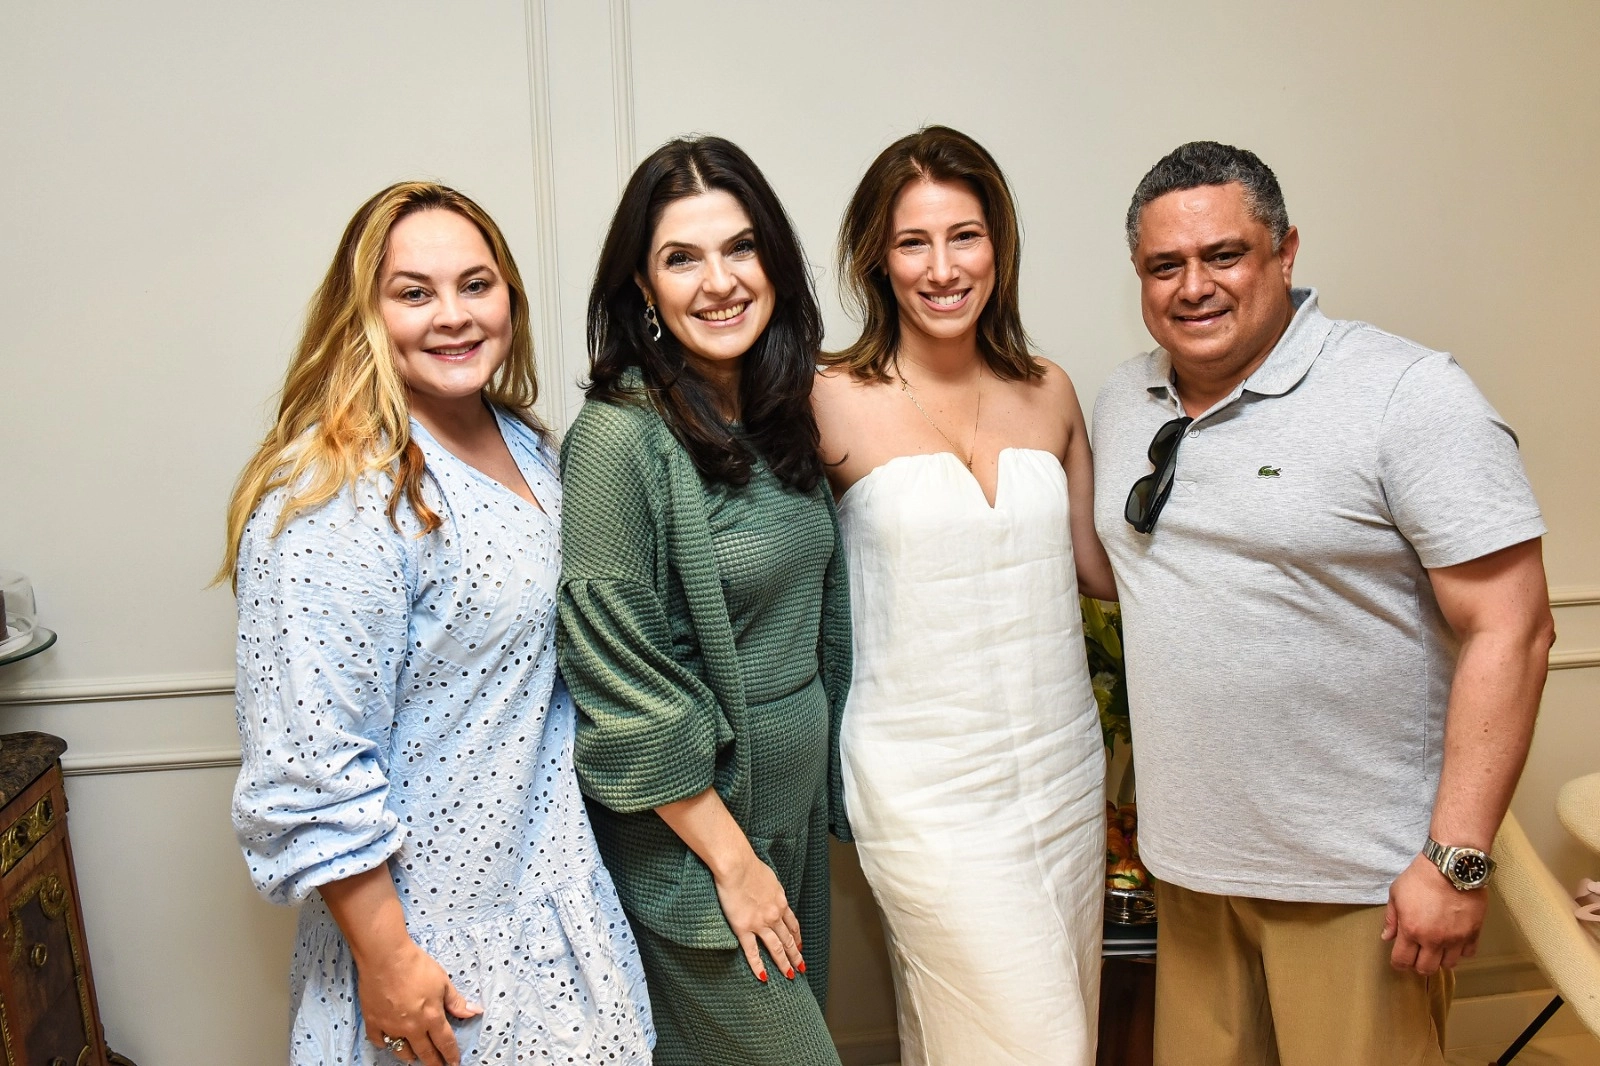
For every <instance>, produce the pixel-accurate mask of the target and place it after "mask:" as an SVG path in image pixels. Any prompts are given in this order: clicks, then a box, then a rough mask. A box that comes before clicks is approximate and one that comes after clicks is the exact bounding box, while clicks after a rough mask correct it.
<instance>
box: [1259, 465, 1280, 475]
mask: <svg viewBox="0 0 1600 1066" xmlns="http://www.w3.org/2000/svg"><path fill="white" fill-rule="evenodd" d="M1282 473H1283V468H1282V467H1277V466H1264V467H1262V468H1261V469H1260V470H1257V471H1256V477H1277V476H1279V475H1280V474H1282Z"/></svg>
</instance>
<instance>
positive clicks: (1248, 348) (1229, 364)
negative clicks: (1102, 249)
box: [1133, 182, 1300, 392]
mask: <svg viewBox="0 0 1600 1066" xmlns="http://www.w3.org/2000/svg"><path fill="white" fill-rule="evenodd" d="M1299 246H1300V237H1299V234H1298V233H1296V232H1295V230H1294V228H1293V227H1290V229H1289V231H1288V233H1286V234H1285V235H1284V238H1283V240H1282V241H1281V242H1280V243H1279V245H1278V247H1277V249H1276V250H1274V248H1273V247H1272V234H1271V233H1270V232H1269V231H1268V230H1267V227H1266V226H1265V225H1263V224H1262V223H1261V222H1260V221H1258V220H1257V219H1256V218H1255V217H1254V216H1253V215H1252V214H1251V213H1250V205H1249V203H1248V202H1247V201H1246V199H1245V193H1244V186H1242V185H1240V184H1239V183H1238V182H1231V183H1229V184H1227V185H1202V186H1199V187H1198V188H1194V189H1180V190H1178V191H1176V192H1169V193H1167V194H1166V195H1165V196H1159V197H1157V198H1156V199H1154V200H1152V201H1150V203H1148V204H1147V205H1145V207H1144V209H1143V211H1141V212H1140V215H1139V244H1138V247H1136V248H1135V249H1134V252H1133V265H1134V269H1135V270H1137V271H1138V274H1139V283H1140V290H1141V304H1142V308H1143V311H1144V323H1145V326H1146V327H1147V328H1148V329H1149V330H1150V335H1151V336H1152V337H1154V338H1155V340H1156V343H1157V344H1159V345H1161V347H1163V348H1165V349H1166V350H1167V353H1168V354H1169V355H1171V356H1172V363H1173V366H1174V367H1175V368H1176V370H1177V372H1178V377H1179V384H1180V386H1182V384H1183V380H1184V378H1185V376H1186V375H1188V376H1190V377H1193V378H1194V379H1196V380H1197V381H1201V382H1204V383H1206V385H1207V388H1208V390H1215V389H1221V390H1222V391H1223V392H1229V391H1231V390H1232V389H1233V386H1235V385H1237V384H1238V383H1239V382H1240V381H1243V380H1244V379H1245V378H1246V377H1248V376H1249V375H1250V373H1251V372H1252V371H1254V370H1255V368H1256V367H1258V366H1260V365H1261V364H1262V363H1263V362H1264V361H1265V360H1266V358H1267V356H1268V355H1269V354H1270V353H1271V351H1272V347H1273V345H1275V344H1276V343H1277V342H1278V338H1279V337H1281V336H1282V335H1283V331H1284V330H1285V329H1287V328H1288V326H1289V320H1290V319H1291V318H1293V317H1294V306H1293V304H1292V303H1291V302H1290V300H1289V284H1290V278H1291V275H1292V274H1293V271H1294V256H1295V252H1296V251H1297V250H1298V249H1299Z"/></svg>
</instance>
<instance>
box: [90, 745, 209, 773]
mask: <svg viewBox="0 0 1600 1066" xmlns="http://www.w3.org/2000/svg"><path fill="white" fill-rule="evenodd" d="M238 765H239V749H238V748H237V747H233V748H208V749H204V750H199V751H140V752H123V753H117V754H104V755H84V756H80V757H76V758H74V757H73V756H72V755H66V756H63V757H62V759H61V773H62V775H63V776H65V777H99V776H102V775H105V774H144V773H153V772H157V771H161V770H210V769H215V768H218V767H234V766H238Z"/></svg>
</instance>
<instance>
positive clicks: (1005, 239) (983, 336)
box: [825, 126, 1044, 381]
mask: <svg viewBox="0 0 1600 1066" xmlns="http://www.w3.org/2000/svg"><path fill="white" fill-rule="evenodd" d="M914 181H933V182H958V181H959V182H964V183H965V184H966V186H967V187H968V188H969V189H971V190H972V193H973V195H974V196H976V197H977V198H978V202H979V203H980V204H982V205H983V217H984V222H985V224H986V225H987V226H988V228H989V240H990V241H991V242H992V243H993V245H994V269H995V282H994V292H993V293H992V294H990V296H989V302H988V304H986V305H985V306H984V308H983V311H982V312H981V313H980V314H979V316H978V351H979V353H980V354H981V355H982V356H983V358H984V361H985V362H987V363H988V364H989V369H990V370H992V371H994V373H995V374H996V375H997V376H999V377H1002V378H1006V379H1008V380H1011V381H1022V380H1026V379H1028V378H1035V377H1039V376H1040V375H1042V374H1043V373H1044V366H1043V364H1041V363H1040V362H1039V360H1037V359H1035V358H1034V356H1033V353H1032V351H1031V350H1030V345H1029V342H1028V334H1027V333H1026V331H1024V330H1023V328H1022V312H1021V309H1020V305H1019V301H1018V296H1017V275H1018V273H1019V270H1020V266H1021V263H1022V233H1021V229H1020V227H1019V226H1018V224H1017V209H1016V205H1015V204H1014V203H1013V202H1012V199H1011V187H1010V186H1009V185H1007V184H1006V179H1005V175H1004V174H1002V173H1001V172H1000V167H999V165H998V164H997V163H995V161H994V157H993V156H991V155H990V154H989V153H988V151H987V150H985V149H984V147H983V146H982V145H981V144H979V143H978V142H977V141H975V140H973V139H972V138H971V137H968V136H967V135H966V134H964V133H961V132H960V131H958V130H953V129H951V128H950V127H948V126H926V127H924V128H923V129H920V130H918V131H917V132H916V133H913V134H910V135H908V136H905V137H902V138H900V139H899V140H898V141H895V142H894V143H893V144H891V145H890V146H889V147H887V148H885V149H884V150H883V151H882V152H881V153H879V155H878V158H876V159H874V160H873V161H872V165H871V166H870V167H868V168H867V173H866V175H865V176H863V177H862V179H861V184H860V185H858V186H856V191H855V195H853V196H851V197H850V205H849V206H848V207H846V208H845V213H844V222H843V223H842V224H841V225H840V227H839V281H840V286H841V290H842V291H841V295H842V297H843V299H844V302H845V306H846V307H847V308H848V309H849V310H850V311H851V312H852V313H854V315H855V317H856V318H857V319H859V320H860V322H861V336H860V337H858V338H857V339H856V342H855V343H854V344H852V345H850V346H849V347H848V348H846V349H844V350H843V351H840V352H830V353H829V354H828V355H827V356H826V357H825V361H826V362H827V363H828V365H830V366H835V367H842V368H843V369H845V370H847V371H849V372H850V374H851V375H853V376H854V377H857V378H861V379H868V380H878V381H887V380H889V369H890V368H891V367H892V366H893V365H894V361H895V357H896V355H897V354H898V352H899V350H900V311H899V307H898V306H897V304H896V302H895V298H894V289H893V287H892V286H891V285H890V283H889V272H888V267H887V262H888V257H889V245H890V241H891V240H892V238H893V237H894V207H895V203H896V201H898V200H899V198H900V193H901V192H902V191H903V190H904V189H905V187H906V186H907V185H909V184H911V183H912V182H914Z"/></svg>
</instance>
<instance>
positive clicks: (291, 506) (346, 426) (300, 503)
mask: <svg viewBox="0 0 1600 1066" xmlns="http://www.w3.org/2000/svg"><path fill="white" fill-rule="evenodd" d="M430 210H433V211H454V212H455V213H456V214H458V215H461V216H462V217H464V218H466V219H467V220H468V221H469V222H471V223H472V224H473V225H475V226H477V228H478V232H480V233H481V234H483V239H484V241H485V242H486V243H487V244H488V245H489V250H490V251H491V252H492V253H493V255H494V262H495V268H496V269H497V270H498V271H499V272H500V276H501V277H502V278H503V279H504V280H505V283H506V286H507V288H508V289H509V290H510V297H511V351H510V354H509V355H508V356H507V357H506V361H505V362H504V363H503V364H501V366H500V368H499V369H498V370H497V371H495V374H494V376H493V377H492V378H491V379H490V380H489V384H488V385H487V386H485V388H484V390H483V391H484V397H485V398H486V399H487V400H488V401H489V402H490V403H493V404H496V405H498V406H500V407H504V408H506V409H508V410H510V411H511V412H513V413H514V414H516V415H517V417H519V418H521V419H522V420H523V421H524V422H526V423H527V424H528V425H529V426H530V427H532V428H533V429H534V430H535V431H537V432H539V433H541V434H543V433H544V431H545V430H544V427H543V425H541V424H540V422H539V421H538V419H537V417H536V416H535V415H534V414H533V404H534V401H535V400H536V399H538V396H539V384H538V380H537V379H536V377H535V374H534V361H533V332H532V327H531V325H530V323H529V318H528V294H527V290H526V289H525V288H524V287H523V284H522V275H521V274H520V273H518V271H517V264H516V262H515V260H513V259H512V258H511V250H510V248H508V247H507V245H506V240H505V237H504V235H503V234H502V233H501V232H500V227H498V226H496V225H495V224H494V220H493V219H491V218H490V217H489V215H488V213H487V212H485V211H484V210H483V208H481V207H479V206H478V205H477V204H475V203H473V202H472V200H470V199H469V198H467V197H466V196H463V195H462V194H461V193H459V192H456V191H455V190H454V189H450V188H447V187H445V186H443V185H436V184H434V183H432V182H421V181H408V182H401V183H399V184H397V185H391V186H389V187H388V188H387V189H384V190H383V191H382V192H380V193H378V194H377V195H376V196H374V197H372V199H370V200H368V201H367V202H366V203H364V204H362V205H361V209H360V210H359V211H357V212H356V214H355V217H354V218H352V219H351V220H350V224H349V225H347V226H346V227H345V230H344V236H343V237H341V238H340V239H339V249H338V251H337V252H335V253H334V257H333V264H332V265H331V266H329V267H328V273H327V276H326V277H325V278H323V280H322V285H321V287H320V288H318V289H317V293H316V295H315V296H314V297H312V300H311V307H310V310H309V311H308V312H307V315H306V325H305V331H304V333H303V334H302V335H301V338H300V345H299V347H298V348H297V349H296V351H295V354H294V358H293V359H291V360H290V361H289V371H288V374H287V375H286V377H285V378H284V383H283V392H282V398H281V400H280V401H279V404H278V419H277V422H276V423H275V424H274V425H273V427H272V429H271V430H270V431H269V432H268V433H267V436H266V439H264V440H263V441H262V442H261V447H260V448H259V449H257V451H256V454H255V456H254V457H253V458H251V460H250V461H249V462H248V463H247V464H245V468H244V472H243V473H241V474H240V475H239V481H238V484H237V485H235V487H234V490H233V500H232V502H231V503H230V504H229V505H228V541H227V554H226V556H225V557H224V559H223V561H222V567H221V569H219V570H218V571H217V577H216V580H217V582H218V583H220V582H222V581H225V580H226V581H229V582H231V583H233V585H234V587H235V588H237V573H236V570H237V567H238V562H239V541H240V538H241V537H242V536H243V534H244V527H245V524H246V523H247V522H248V521H249V520H250V516H251V515H252V514H253V513H254V512H255V510H256V508H257V507H258V506H260V504H261V501H262V499H263V498H264V497H265V496H266V495H267V494H268V493H270V492H272V491H274V490H275V489H279V488H282V487H283V486H285V485H289V486H293V488H292V489H291V491H290V493H289V495H288V498H287V499H286V500H285V501H284V505H283V510H282V511H281V512H280V513H279V515H278V518H277V522H276V524H275V525H274V526H273V530H272V535H273V536H274V537H276V536H277V535H278V534H279V533H281V532H283V527H284V525H285V523H287V522H288V521H289V519H290V518H291V517H293V516H294V515H295V514H297V513H300V512H302V511H309V510H314V509H316V508H317V507H320V506H321V505H322V504H324V503H327V502H328V501H329V500H331V499H333V498H334V497H335V496H337V495H338V494H339V493H340V492H342V491H344V489H345V488H346V487H347V486H349V485H351V484H354V483H355V481H356V480H357V479H358V478H360V477H361V476H362V475H364V474H366V473H368V472H372V471H378V472H383V473H388V474H390V475H391V476H392V477H393V480H394V488H393V490H392V491H391V492H390V494H389V508H388V513H389V522H390V524H391V525H393V526H394V528H395V529H396V530H397V531H398V530H399V528H400V526H399V521H398V519H397V518H396V512H397V510H398V508H399V506H400V501H401V500H402V499H404V500H405V502H406V503H407V504H408V505H409V506H410V508H411V510H412V511H413V512H414V513H415V514H416V516H417V518H418V519H419V520H421V522H422V528H423V531H424V532H432V531H433V530H435V529H437V528H438V527H439V524H440V518H439V516H438V515H437V514H435V513H434V512H433V509H432V508H430V507H429V506H428V505H427V503H426V502H425V501H424V500H423V498H422V478H423V474H424V472H425V469H426V464H425V462H424V460H423V456H422V449H421V448H419V447H418V446H417V444H416V442H415V441H413V440H412V439H411V404H410V401H409V399H408V398H407V395H406V384H405V381H404V380H403V379H402V377H401V375H400V370H399V367H398V365H397V363H396V359H395V352H394V345H393V343H392V342H391V341H390V338H389V330H388V328H387V327H386V326H385V325H384V322H383V316H382V314H381V312H380V311H379V308H378V294H379V289H380V280H381V279H380V274H381V271H382V269H383V261H384V257H385V256H386V255H387V254H388V250H389V235H390V234H391V233H393V232H394V227H395V225H396V224H397V223H399V221H400V220H401V219H403V218H405V217H407V216H408V215H413V214H416V213H417V212H418V211H430Z"/></svg>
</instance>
